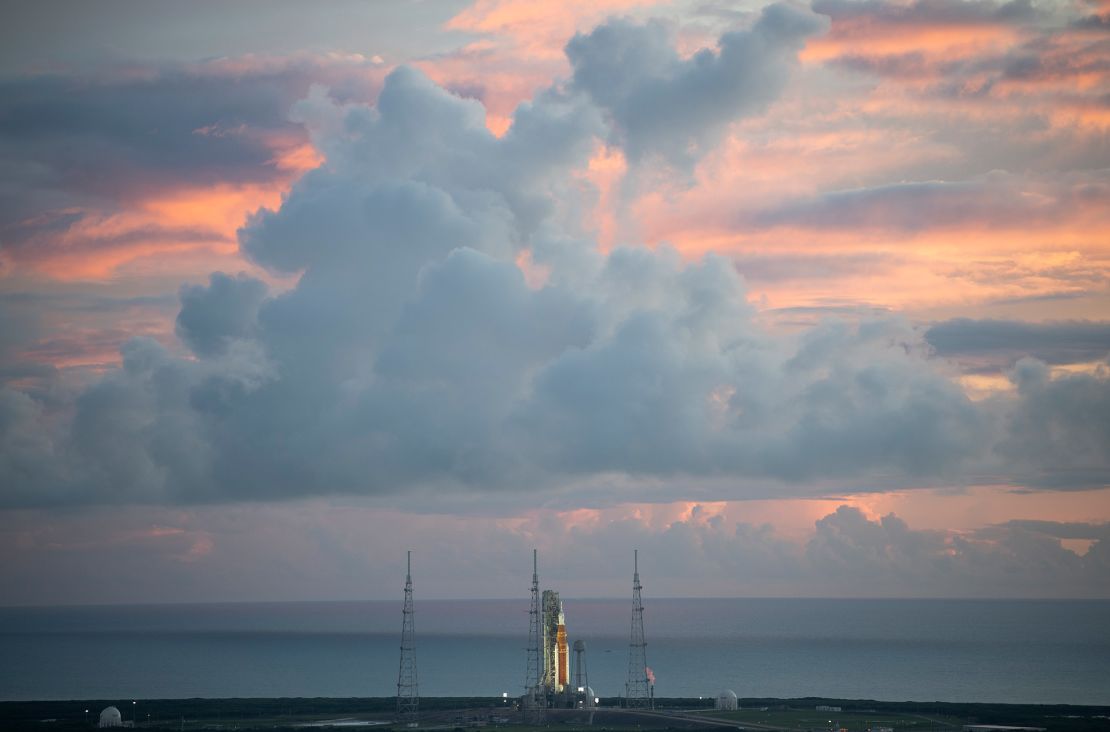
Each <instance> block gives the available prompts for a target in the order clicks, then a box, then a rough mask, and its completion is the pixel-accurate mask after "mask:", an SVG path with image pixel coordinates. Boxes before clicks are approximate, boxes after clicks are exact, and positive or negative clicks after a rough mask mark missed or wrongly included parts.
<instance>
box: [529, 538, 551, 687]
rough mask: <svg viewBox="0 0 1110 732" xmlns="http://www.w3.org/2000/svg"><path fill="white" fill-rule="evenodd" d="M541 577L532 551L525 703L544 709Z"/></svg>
mask: <svg viewBox="0 0 1110 732" xmlns="http://www.w3.org/2000/svg"><path fill="white" fill-rule="evenodd" d="M540 647H541V646H540V575H539V560H538V558H537V552H536V550H535V549H533V550H532V609H531V610H529V611H528V667H527V668H526V669H525V672H524V703H525V705H526V706H532V707H534V708H535V707H544V706H546V705H547V694H546V693H545V692H544V689H543V656H542V655H541V653H540Z"/></svg>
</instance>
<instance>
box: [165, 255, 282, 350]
mask: <svg viewBox="0 0 1110 732" xmlns="http://www.w3.org/2000/svg"><path fill="white" fill-rule="evenodd" d="M266 290H267V288H266V284H265V283H264V282H261V281H260V280H256V279H254V278H251V277H248V276H246V275H244V274H239V275H238V276H236V277H230V276H228V275H226V274H224V273H222V272H213V273H212V275H211V277H210V278H209V284H208V286H207V287H204V286H196V285H193V286H190V285H186V286H184V287H182V288H181V310H180V312H178V314H177V335H178V337H179V338H181V339H182V340H183V341H185V343H186V344H188V346H189V347H190V348H192V349H193V351H194V352H195V353H196V354H197V355H198V356H211V355H215V354H219V353H222V352H224V351H226V350H227V347H228V343H229V341H231V340H233V339H242V338H247V337H250V336H251V335H253V333H254V328H255V327H256V321H257V319H258V308H259V306H260V305H261V304H262V300H263V299H264V298H265V297H266Z"/></svg>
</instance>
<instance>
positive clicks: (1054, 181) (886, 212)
mask: <svg viewBox="0 0 1110 732" xmlns="http://www.w3.org/2000/svg"><path fill="white" fill-rule="evenodd" d="M1100 192H1106V193H1110V180H1108V179H1107V178H1106V176H1105V175H1103V174H1102V173H1099V172H1094V173H1091V174H1075V175H1071V176H1059V177H1052V178H1049V179H1047V180H1037V179H1035V178H1031V177H1029V176H1017V175H1014V174H1011V173H1007V172H1004V171H995V172H993V173H990V174H988V175H985V176H981V177H978V178H976V179H972V180H966V181H920V182H912V183H895V184H886V185H881V186H875V187H871V188H860V189H854V190H840V191H830V192H827V193H823V194H821V195H820V196H818V197H815V198H811V199H808V200H806V199H803V200H797V201H793V202H790V203H787V204H785V205H782V206H779V207H778V208H776V209H772V210H769V211H765V212H762V213H758V214H756V215H755V217H754V220H755V221H754V222H755V223H756V224H757V225H761V226H772V227H774V226H786V227H800V228H812V229H830V228H831V229H848V230H861V229H862V230H872V229H873V230H893V231H907V232H917V231H925V230H937V229H954V228H984V229H995V230H997V229H1006V228H1018V227H1023V228H1025V227H1052V226H1056V225H1058V222H1059V221H1060V220H1061V219H1063V218H1067V219H1070V220H1078V219H1087V220H1089V222H1090V225H1092V226H1105V225H1106V223H1107V222H1106V220H1105V217H1104V216H1103V215H1102V212H1100V211H1098V210H1097V208H1095V207H1094V206H1093V203H1094V200H1095V198H1097V197H1098V196H1099V195H1100Z"/></svg>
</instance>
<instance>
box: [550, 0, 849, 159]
mask: <svg viewBox="0 0 1110 732" xmlns="http://www.w3.org/2000/svg"><path fill="white" fill-rule="evenodd" d="M826 27H827V21H826V19H825V18H823V17H821V16H819V15H815V14H813V13H811V12H809V11H808V10H802V9H799V8H796V7H794V6H792V5H787V4H784V3H776V4H774V5H769V6H767V7H765V8H764V9H763V11H762V12H761V13H760V16H759V18H758V20H757V21H756V22H755V24H754V26H752V28H751V29H750V30H744V31H731V32H728V33H725V34H724V35H722V36H721V37H720V39H719V40H718V43H717V49H716V50H710V49H702V50H701V51H699V52H698V53H696V54H694V55H693V56H692V57H691V58H689V59H683V58H681V57H680V56H679V55H678V53H677V52H676V51H675V49H674V46H673V43H672V39H671V38H670V33H669V31H668V29H667V27H666V26H664V25H663V24H661V23H658V22H653V23H647V24H638V23H633V22H631V21H627V20H619V19H618V20H610V21H608V22H607V23H605V24H604V25H601V26H599V27H597V28H595V29H594V30H593V31H591V32H590V33H589V34H586V35H583V34H579V35H576V36H575V37H574V38H573V39H571V41H570V43H568V44H567V47H566V52H567V58H568V59H570V63H571V66H572V67H573V69H574V76H573V81H572V85H573V87H574V88H575V89H579V90H581V91H583V92H585V93H586V94H588V95H589V96H590V98H591V99H592V100H593V101H594V103H596V104H597V105H598V106H599V107H601V108H602V109H603V110H605V112H606V113H607V114H608V115H609V116H610V117H611V119H612V121H613V130H612V136H613V138H614V141H615V142H617V143H618V144H620V145H621V146H622V147H623V148H624V150H625V153H626V155H627V156H628V158H629V159H630V160H632V161H633V162H637V161H640V160H641V159H643V158H645V157H650V156H659V157H661V158H662V159H663V160H665V161H667V162H668V163H670V164H673V165H678V166H687V165H689V164H690V163H692V162H694V161H696V160H697V159H698V157H699V156H700V155H701V154H702V153H704V152H705V151H706V150H707V149H708V148H709V147H711V146H712V145H714V144H715V143H716V142H717V140H718V138H719V137H720V135H721V134H722V132H723V130H724V128H725V127H726V126H727V125H728V124H729V123H730V122H732V121H733V120H734V119H737V118H738V117H740V116H742V115H745V114H752V113H756V112H759V111H761V110H762V109H764V108H766V107H767V105H768V104H770V103H771V102H772V101H773V100H774V99H775V98H777V97H778V95H779V94H780V92H781V91H782V89H783V87H784V86H785V84H786V80H787V78H788V75H789V72H790V69H791V68H792V67H793V66H794V65H795V64H796V62H797V59H796V55H797V52H798V51H799V50H800V49H801V47H802V45H803V44H804V42H805V39H806V38H807V37H809V36H812V35H815V34H817V33H820V32H822V31H823V30H825V28H826Z"/></svg>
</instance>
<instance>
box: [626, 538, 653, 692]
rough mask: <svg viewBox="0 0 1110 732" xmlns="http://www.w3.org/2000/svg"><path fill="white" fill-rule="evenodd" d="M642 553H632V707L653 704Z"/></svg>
mask: <svg viewBox="0 0 1110 732" xmlns="http://www.w3.org/2000/svg"><path fill="white" fill-rule="evenodd" d="M639 554H640V552H639V550H633V553H632V566H633V574H632V635H631V638H630V639H629V641H628V684H627V685H626V686H625V700H626V704H627V705H628V706H630V707H646V706H649V705H650V704H651V684H650V682H649V681H648V665H647V643H646V642H645V641H644V603H643V600H642V599H641V597H640V590H641V589H642V587H641V586H640V556H639Z"/></svg>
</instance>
